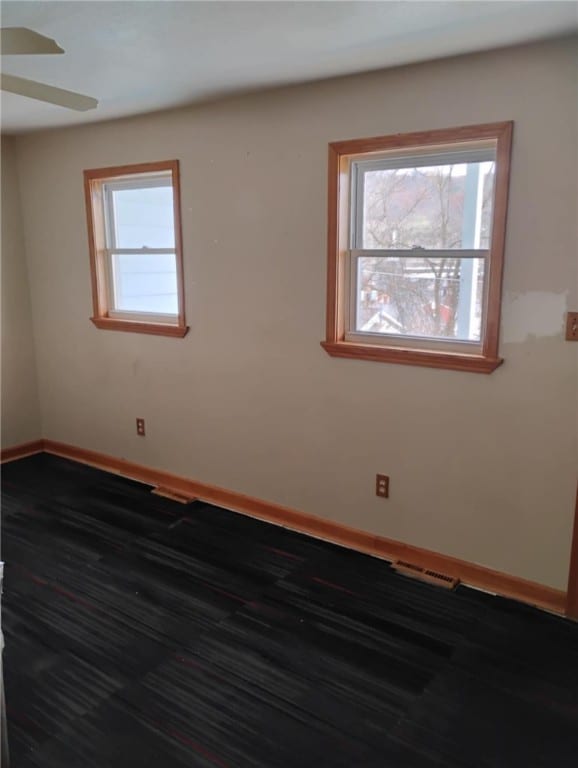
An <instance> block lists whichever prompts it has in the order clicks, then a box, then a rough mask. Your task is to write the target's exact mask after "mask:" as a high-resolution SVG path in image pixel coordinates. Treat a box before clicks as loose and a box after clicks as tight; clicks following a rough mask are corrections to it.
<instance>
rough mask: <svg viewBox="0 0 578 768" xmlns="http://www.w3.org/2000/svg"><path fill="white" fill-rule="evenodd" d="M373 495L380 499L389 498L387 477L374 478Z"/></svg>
mask: <svg viewBox="0 0 578 768" xmlns="http://www.w3.org/2000/svg"><path fill="white" fill-rule="evenodd" d="M375 495H376V496H379V497H380V498H382V499H388V498H389V477H388V476H387V475H376V476H375Z"/></svg>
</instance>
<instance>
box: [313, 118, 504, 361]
mask: <svg viewBox="0 0 578 768" xmlns="http://www.w3.org/2000/svg"><path fill="white" fill-rule="evenodd" d="M511 134H512V123H498V124H492V125H482V126H471V127H466V128H457V129H451V130H442V131H431V132H427V133H417V134H407V135H395V136H386V137H380V138H375V139H361V140H354V141H345V142H338V143H334V144H330V146H329V216H328V225H329V231H328V251H329V255H328V302H327V339H326V341H325V342H322V345H323V347H324V348H325V349H326V351H327V352H328V353H329V354H330V355H334V356H338V357H352V358H360V359H366V360H375V361H382V362H397V363H404V364H410V365H425V366H430V367H440V368H453V369H458V370H469V371H477V372H483V373H490V372H491V371H493V370H495V368H497V366H498V365H500V364H501V362H502V360H501V358H500V357H499V356H498V340H499V316H500V301H501V282H502V267H503V253H504V239H505V223H506V206H507V192H508V177H509V165H510V145H511Z"/></svg>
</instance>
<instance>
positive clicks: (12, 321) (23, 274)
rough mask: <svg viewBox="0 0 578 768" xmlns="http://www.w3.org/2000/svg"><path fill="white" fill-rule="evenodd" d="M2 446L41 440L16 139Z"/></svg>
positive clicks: (7, 240)
mask: <svg viewBox="0 0 578 768" xmlns="http://www.w3.org/2000/svg"><path fill="white" fill-rule="evenodd" d="M1 169H2V249H1V250H2V370H1V375H2V392H1V402H2V427H1V437H2V440H1V444H2V447H3V448H5V447H9V446H13V445H19V444H20V443H25V442H28V441H29V440H37V439H38V438H39V437H41V432H42V431H41V424H40V410H39V406H38V390H37V383H36V362H35V358H34V340H33V335H32V316H31V311H30V291H29V288H28V273H27V269H26V259H25V257H24V239H23V232H22V216H21V211H20V194H19V191H18V171H17V165H16V149H15V141H14V139H12V138H7V137H3V138H2V165H1Z"/></svg>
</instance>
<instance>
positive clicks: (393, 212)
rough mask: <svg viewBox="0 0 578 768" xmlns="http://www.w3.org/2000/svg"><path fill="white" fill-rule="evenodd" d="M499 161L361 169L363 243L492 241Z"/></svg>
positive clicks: (440, 245) (466, 244) (484, 244)
mask: <svg viewBox="0 0 578 768" xmlns="http://www.w3.org/2000/svg"><path fill="white" fill-rule="evenodd" d="M494 175H495V163H494V162H492V161H487V162H478V163H459V164H455V165H437V166H423V167H411V168H395V169H388V170H367V171H365V172H363V173H361V184H362V186H363V189H362V191H363V210H362V212H361V213H362V215H361V221H360V227H361V232H359V233H358V237H357V240H358V242H357V243H356V244H355V247H358V248H395V249H397V250H401V249H404V248H416V247H421V248H436V249H440V250H448V249H453V248H467V249H471V248H483V249H487V248H489V245H490V234H491V233H490V228H491V219H492V204H493V196H494Z"/></svg>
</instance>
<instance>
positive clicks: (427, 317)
mask: <svg viewBox="0 0 578 768" xmlns="http://www.w3.org/2000/svg"><path fill="white" fill-rule="evenodd" d="M483 282H484V259H481V258H480V259H478V258H475V259H455V258H451V257H448V258H436V259H426V258H413V257H408V258H397V257H391V256H390V257H386V256H380V257H369V256H360V257H359V258H358V259H357V297H356V308H357V311H356V328H355V330H356V331H358V332H366V333H367V332H370V333H383V334H394V335H408V336H421V337H425V338H432V339H456V340H462V341H479V340H480V338H481V322H482V306H483Z"/></svg>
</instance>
